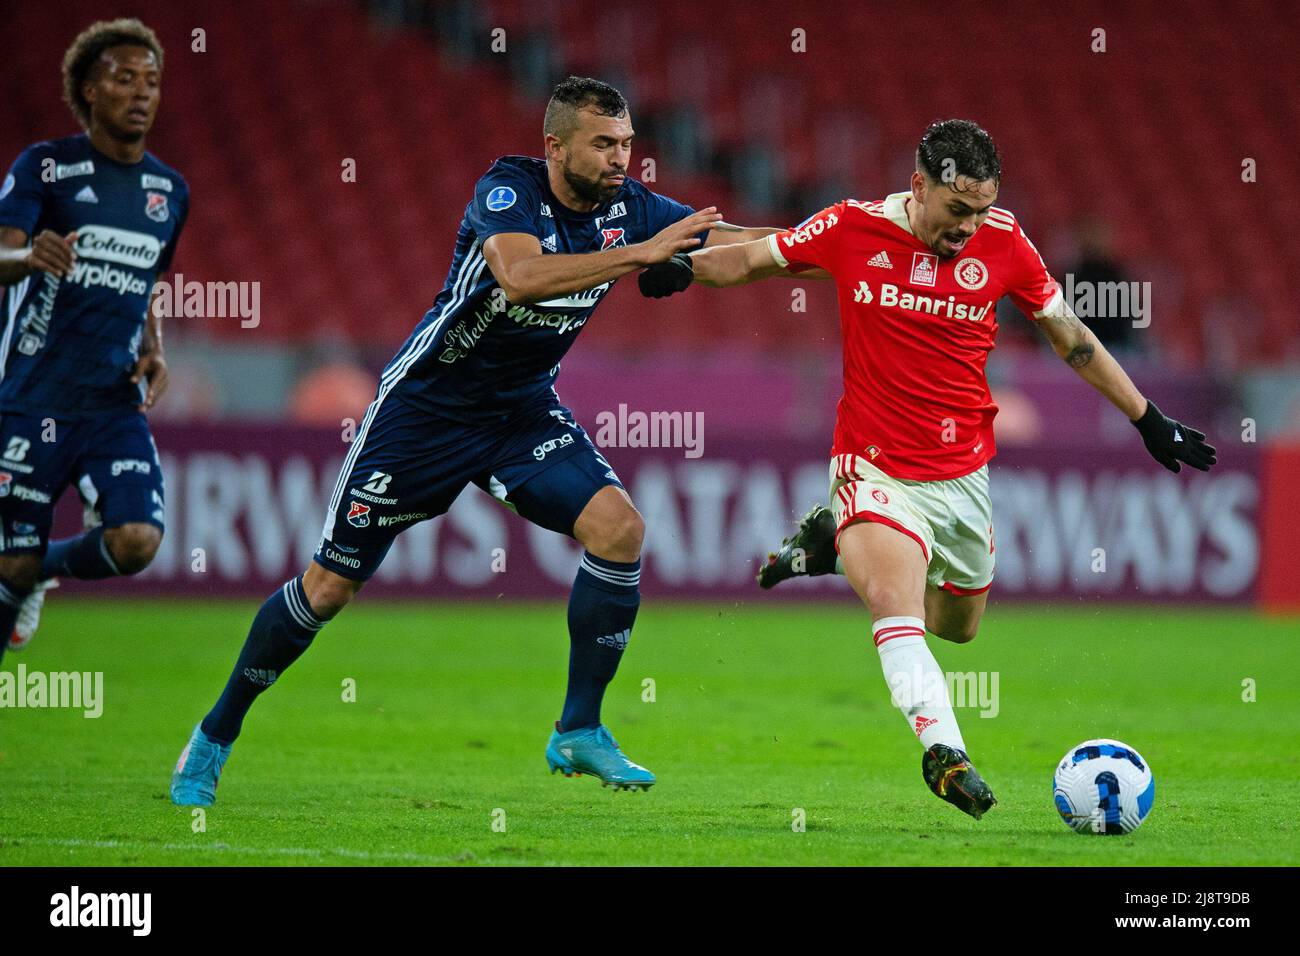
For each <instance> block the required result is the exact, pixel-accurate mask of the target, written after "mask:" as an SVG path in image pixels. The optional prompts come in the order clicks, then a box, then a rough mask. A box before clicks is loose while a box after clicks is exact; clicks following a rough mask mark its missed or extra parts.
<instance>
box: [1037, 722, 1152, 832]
mask: <svg viewBox="0 0 1300 956" xmlns="http://www.w3.org/2000/svg"><path fill="white" fill-rule="evenodd" d="M1052 788H1053V799H1054V800H1055V801H1056V810H1057V812H1058V813H1060V815H1061V819H1062V820H1063V821H1065V823H1066V825H1067V826H1069V827H1070V828H1072V829H1073V830H1074V831H1075V832H1077V833H1096V834H1100V835H1103V836H1117V835H1121V834H1125V833H1132V832H1133V831H1134V830H1136V829H1137V828H1138V827H1139V826H1141V824H1142V821H1143V820H1145V819H1146V818H1147V814H1148V813H1150V812H1151V805H1152V804H1154V803H1155V801H1156V778H1155V777H1154V776H1152V774H1151V765H1150V764H1148V763H1147V762H1146V761H1145V760H1143V759H1142V755H1141V754H1140V753H1138V752H1137V751H1136V750H1134V749H1133V748H1132V747H1130V746H1129V745H1128V744H1125V743H1121V742H1120V741H1118V740H1105V739H1101V740H1085V741H1084V742H1083V743H1081V744H1079V745H1078V746H1077V747H1071V748H1070V750H1069V752H1068V753H1066V755H1065V756H1064V757H1062V758H1061V762H1060V763H1059V764H1057V766H1056V774H1055V776H1054V777H1053V778H1052Z"/></svg>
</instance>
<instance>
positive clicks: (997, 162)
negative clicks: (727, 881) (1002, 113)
mask: <svg viewBox="0 0 1300 956" xmlns="http://www.w3.org/2000/svg"><path fill="white" fill-rule="evenodd" d="M916 168H917V169H918V170H920V171H921V172H923V173H925V175H926V176H928V177H929V178H930V179H932V180H933V181H934V182H946V183H951V182H952V181H953V180H954V179H956V178H957V177H958V176H967V177H969V178H971V179H976V180H980V181H984V180H988V179H991V180H993V181H994V182H995V183H999V184H1000V183H1001V182H1002V157H1001V156H1000V155H998V148H997V147H996V146H995V145H993V137H992V136H990V135H989V133H988V130H986V129H984V128H983V127H982V126H980V125H979V124H978V123H972V122H971V121H970V120H960V119H949V120H936V121H935V122H933V123H931V124H930V125H929V126H928V127H927V128H926V130H925V134H924V135H923V136H922V137H921V144H920V145H919V146H917V148H916Z"/></svg>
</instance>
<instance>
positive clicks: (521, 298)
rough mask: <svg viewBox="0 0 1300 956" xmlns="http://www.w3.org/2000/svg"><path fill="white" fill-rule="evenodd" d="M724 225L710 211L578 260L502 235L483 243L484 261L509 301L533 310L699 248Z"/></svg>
mask: <svg viewBox="0 0 1300 956" xmlns="http://www.w3.org/2000/svg"><path fill="white" fill-rule="evenodd" d="M721 219H722V217H721V216H720V215H718V212H717V210H716V209H715V208H714V207H713V206H710V207H709V208H708V209H701V210H700V211H699V212H697V213H694V214H693V215H690V216H687V217H686V218H685V219H680V220H678V221H677V222H675V223H673V224H672V225H671V226H668V227H667V228H665V229H662V230H660V232H658V233H657V234H656V235H655V236H653V237H652V238H650V239H647V240H646V241H645V242H638V243H636V244H635V245H631V246H618V247H616V248H614V249H606V250H605V251H603V252H587V253H579V254H577V255H543V254H542V246H541V243H540V242H538V241H537V237H536V236H533V235H529V234H527V233H522V232H502V233H497V234H496V235H494V236H491V237H490V238H489V239H488V240H487V241H486V242H485V243H483V258H484V259H486V260H487V265H488V268H489V269H491V270H492V276H493V278H495V279H496V280H497V285H499V286H500V287H501V291H502V292H504V293H505V294H506V298H507V299H508V300H509V301H510V302H512V303H514V304H515V305H527V304H528V303H531V302H541V301H544V300H546V299H554V298H558V297H560V296H564V295H571V294H572V293H574V292H583V291H585V290H587V289H590V288H592V287H593V286H598V285H600V284H601V283H602V282H612V281H613V280H614V279H617V278H619V277H620V276H624V275H627V274H628V273H629V272H633V271H635V270H637V269H640V268H642V267H644V266H648V265H653V264H654V263H656V262H662V261H664V260H665V259H667V258H669V257H670V256H672V255H673V254H674V253H677V252H681V251H682V250H685V249H691V248H694V247H695V246H698V245H699V243H700V240H699V238H698V234H699V233H701V232H703V231H705V230H707V229H712V228H714V223H717V222H719V221H721Z"/></svg>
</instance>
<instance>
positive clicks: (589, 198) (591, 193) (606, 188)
mask: <svg viewBox="0 0 1300 956" xmlns="http://www.w3.org/2000/svg"><path fill="white" fill-rule="evenodd" d="M561 172H563V173H564V181H565V182H566V183H568V184H569V188H570V189H572V190H573V194H574V195H575V196H577V197H578V198H579V199H581V200H582V201H583V202H592V203H596V204H598V205H599V204H600V203H604V202H609V200H611V199H613V198H614V196H615V195H616V194H617V193H618V191H619V189H621V188H622V187H621V186H615V185H612V184H609V183H606V182H605V181H604V179H603V178H602V177H600V176H597V177H596V178H595V179H587V178H585V177H583V176H579V175H578V174H577V173H575V172H574V171H573V169H572V167H570V166H569V164H568V162H567V161H566V162H565V164H564V166H563V168H562V169H561Z"/></svg>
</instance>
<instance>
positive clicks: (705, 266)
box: [637, 230, 831, 299]
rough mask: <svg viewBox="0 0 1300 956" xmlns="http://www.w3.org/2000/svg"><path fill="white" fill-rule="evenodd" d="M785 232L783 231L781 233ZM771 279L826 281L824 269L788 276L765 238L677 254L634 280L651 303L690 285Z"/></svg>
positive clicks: (711, 284)
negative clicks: (694, 283) (782, 277)
mask: <svg viewBox="0 0 1300 956" xmlns="http://www.w3.org/2000/svg"><path fill="white" fill-rule="evenodd" d="M780 231H782V232H783V231H784V230H780ZM773 276H786V277H787V278H792V279H796V278H797V279H829V278H830V277H831V275H830V273H829V272H827V271H826V270H825V269H818V268H811V269H808V268H805V269H804V270H803V271H798V272H791V271H789V270H788V269H787V267H786V266H783V265H781V264H780V263H778V262H777V260H776V257H775V256H774V255H772V247H771V245H770V244H769V243H768V240H767V237H766V236H764V237H762V238H761V239H751V240H750V241H748V242H740V243H731V244H727V245H719V246H710V247H709V248H707V249H702V250H700V251H698V252H692V253H690V254H689V255H687V254H686V253H679V254H678V255H675V256H673V257H672V258H671V259H669V260H668V261H667V262H661V263H659V264H658V265H656V266H651V267H650V268H648V269H646V271H645V272H643V273H641V275H639V276H638V277H637V285H638V287H639V288H640V289H641V294H642V295H644V296H647V297H648V298H651V299H662V298H663V297H664V296H668V295H672V294H673V293H674V292H681V291H683V290H684V289H685V288H686V287H687V286H689V285H690V284H691V283H692V282H698V283H700V285H707V286H711V287H713V288H715V289H718V288H723V287H725V286H731V285H744V284H745V283H747V282H757V281H759V280H760V279H770V278H771V277H773Z"/></svg>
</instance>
